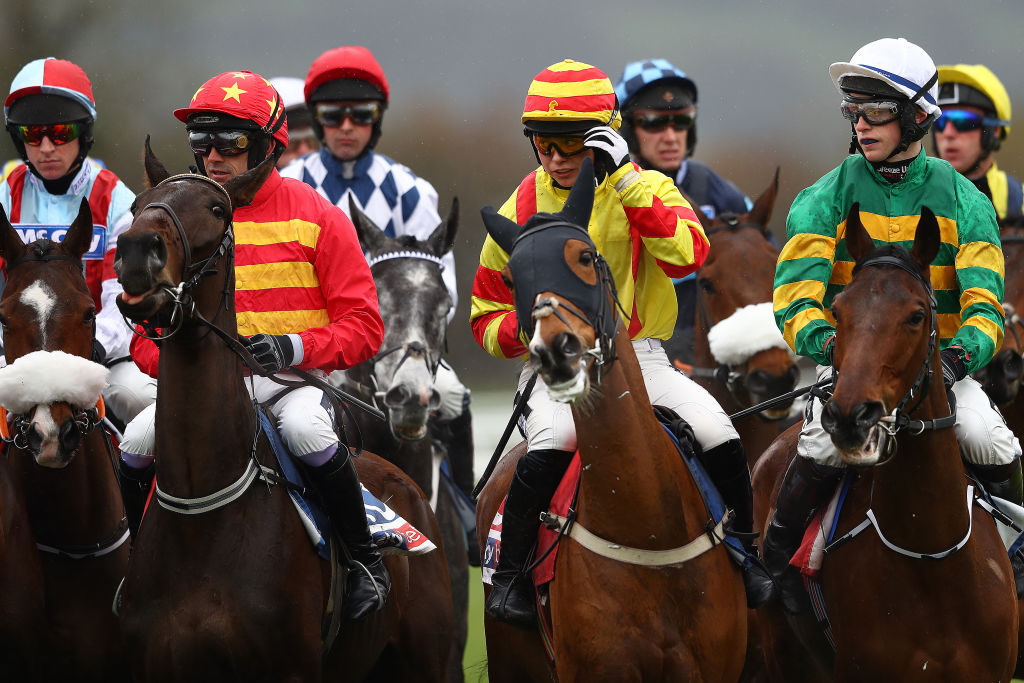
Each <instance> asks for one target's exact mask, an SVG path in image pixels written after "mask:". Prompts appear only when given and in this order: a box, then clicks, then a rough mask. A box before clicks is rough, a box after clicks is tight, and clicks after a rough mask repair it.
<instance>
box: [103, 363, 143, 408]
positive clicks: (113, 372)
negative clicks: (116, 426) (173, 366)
mask: <svg viewBox="0 0 1024 683" xmlns="http://www.w3.org/2000/svg"><path fill="white" fill-rule="evenodd" d="M109 370H110V374H109V375H107V388H106V389H104V390H103V401H104V403H106V404H107V409H108V410H109V411H110V412H112V413H113V414H114V415H116V416H117V417H118V418H119V419H120V420H121V421H122V422H125V423H128V422H131V421H132V420H133V419H134V418H135V416H136V415H138V414H139V412H140V411H141V410H142V409H143V408H145V407H146V406H149V405H152V403H153V402H154V401H156V379H154V378H153V377H150V376H149V375H147V374H145V373H144V372H142V371H141V370H139V366H137V365H136V364H135V363H134V362H133V361H132V359H131V358H128V359H127V360H123V361H120V362H118V363H114V364H113V365H111V366H109Z"/></svg>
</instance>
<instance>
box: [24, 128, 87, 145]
mask: <svg viewBox="0 0 1024 683" xmlns="http://www.w3.org/2000/svg"><path fill="white" fill-rule="evenodd" d="M14 130H15V133H17V135H18V139H19V140H21V141H22V142H24V143H25V144H26V145H31V146H32V147H38V146H39V145H41V144H43V138H50V142H52V143H53V144H55V145H58V146H59V145H66V144H67V143H69V142H71V141H72V140H74V139H75V138H77V137H78V136H79V135H81V134H82V126H81V125H80V124H78V123H48V124H42V125H36V124H32V125H28V126H15V127H14Z"/></svg>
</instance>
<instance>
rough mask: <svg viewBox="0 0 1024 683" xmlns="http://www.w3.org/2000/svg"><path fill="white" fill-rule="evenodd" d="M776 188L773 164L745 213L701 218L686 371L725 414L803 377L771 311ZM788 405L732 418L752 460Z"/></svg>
mask: <svg viewBox="0 0 1024 683" xmlns="http://www.w3.org/2000/svg"><path fill="white" fill-rule="evenodd" d="M778 190H779V172H778V170H776V171H775V177H774V178H773V179H772V182H771V183H770V184H769V185H768V187H767V188H766V189H765V191H764V192H762V193H761V195H760V196H759V197H758V198H757V201H755V202H754V206H753V208H751V210H750V211H749V212H748V213H746V214H743V215H740V216H737V215H733V214H723V215H721V216H716V217H715V218H714V219H711V220H708V219H706V218H702V219H701V224H702V225H703V226H704V234H705V235H707V237H708V241H709V242H710V243H711V249H710V251H709V252H708V257H707V260H706V261H705V262H704V264H703V265H702V266H701V267H700V270H698V271H697V287H696V291H697V301H696V306H695V308H696V311H695V320H694V350H693V353H694V365H693V367H692V368H689V369H688V368H685V367H684V368H683V370H684V372H685V371H687V370H688V371H689V373H691V374H692V376H693V379H694V381H696V382H697V383H698V384H700V385H701V386H703V387H704V388H705V389H707V390H708V391H709V392H710V393H711V395H712V396H714V397H715V399H716V400H717V401H718V403H719V405H721V406H722V408H723V410H725V412H726V413H729V414H733V413H736V412H738V411H740V410H742V409H744V408H750V407H751V406H753V405H756V404H758V403H761V402H763V401H766V400H768V399H770V398H775V397H776V396H781V395H782V394H785V393H787V392H790V391H792V390H793V389H794V388H795V387H796V382H797V380H798V379H799V376H800V372H799V370H798V368H797V366H796V362H795V361H794V357H793V355H792V353H791V352H790V350H789V347H788V346H787V345H786V342H785V340H784V339H783V338H782V334H781V333H780V332H779V328H778V327H777V326H776V324H775V320H774V317H773V315H772V291H773V289H774V280H775V264H776V263H777V262H778V259H779V250H778V249H777V248H776V247H775V246H774V245H773V244H772V243H771V242H770V241H769V236H770V234H771V233H770V232H769V230H768V221H769V220H770V219H771V214H772V209H773V208H774V206H775V198H776V196H777V195H778ZM691 204H692V202H691ZM791 406H792V401H789V402H787V403H784V404H779V405H777V406H774V407H772V408H769V409H767V410H763V411H761V412H760V413H755V414H753V415H748V416H746V417H742V418H739V419H737V420H736V421H735V423H734V424H735V427H736V431H737V432H739V435H740V439H741V440H742V441H743V448H744V450H745V451H746V453H747V461H748V462H749V464H750V466H751V467H753V465H754V463H755V462H756V461H757V458H758V457H759V456H760V455H761V453H763V452H764V450H765V449H766V448H767V447H768V446H769V445H770V444H771V442H772V441H773V440H774V439H775V437H776V436H778V435H779V431H780V429H779V426H780V423H781V421H782V420H785V419H786V418H787V417H788V416H789V411H790V407H791Z"/></svg>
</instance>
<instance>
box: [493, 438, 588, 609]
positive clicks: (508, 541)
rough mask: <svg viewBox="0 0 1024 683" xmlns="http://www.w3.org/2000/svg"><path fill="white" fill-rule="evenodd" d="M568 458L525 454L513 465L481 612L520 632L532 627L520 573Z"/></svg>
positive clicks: (528, 590) (528, 592)
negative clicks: (498, 546)
mask: <svg viewBox="0 0 1024 683" xmlns="http://www.w3.org/2000/svg"><path fill="white" fill-rule="evenodd" d="M572 455H573V454H572V453H569V452H566V451H556V450H543V451H530V452H529V453H527V454H526V455H524V456H523V457H522V458H521V459H520V460H519V463H518V464H517V466H516V474H515V476H514V477H513V478H512V484H511V486H510V487H509V490H508V498H507V499H506V500H505V512H504V514H503V515H502V518H501V552H500V553H499V554H498V566H497V568H496V569H495V571H494V574H493V575H492V576H491V593H490V595H488V596H487V602H486V603H485V605H484V610H485V611H486V612H487V614H488V615H490V616H491V617H492V618H494V619H497V620H498V621H504V622H506V623H509V624H512V625H514V626H519V627H520V628H533V627H534V626H535V625H536V623H537V611H536V607H535V603H534V598H533V577H531V576H530V575H529V574H525V573H524V572H523V570H524V569H525V568H526V565H527V563H528V562H529V559H530V550H531V548H532V547H533V544H534V542H535V541H536V540H537V527H538V526H539V525H540V513H541V512H542V511H543V510H544V509H545V508H546V507H547V506H548V504H549V503H550V502H551V496H552V495H554V492H555V489H556V488H558V483H559V482H560V481H561V479H562V475H564V474H565V470H566V469H567V468H568V467H569V462H570V460H572Z"/></svg>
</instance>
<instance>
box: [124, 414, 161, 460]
mask: <svg viewBox="0 0 1024 683" xmlns="http://www.w3.org/2000/svg"><path fill="white" fill-rule="evenodd" d="M122 436H123V437H124V438H122V439H121V445H120V448H121V451H122V452H124V453H130V454H132V455H137V456H140V457H148V456H152V455H153V451H154V445H155V444H156V402H155V401H154V402H153V403H150V404H149V405H148V406H146V407H145V408H143V409H142V410H140V411H139V412H138V414H137V415H136V416H135V417H134V418H132V420H131V421H130V422H129V423H128V424H127V425H125V428H124V434H123V435H122Z"/></svg>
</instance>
